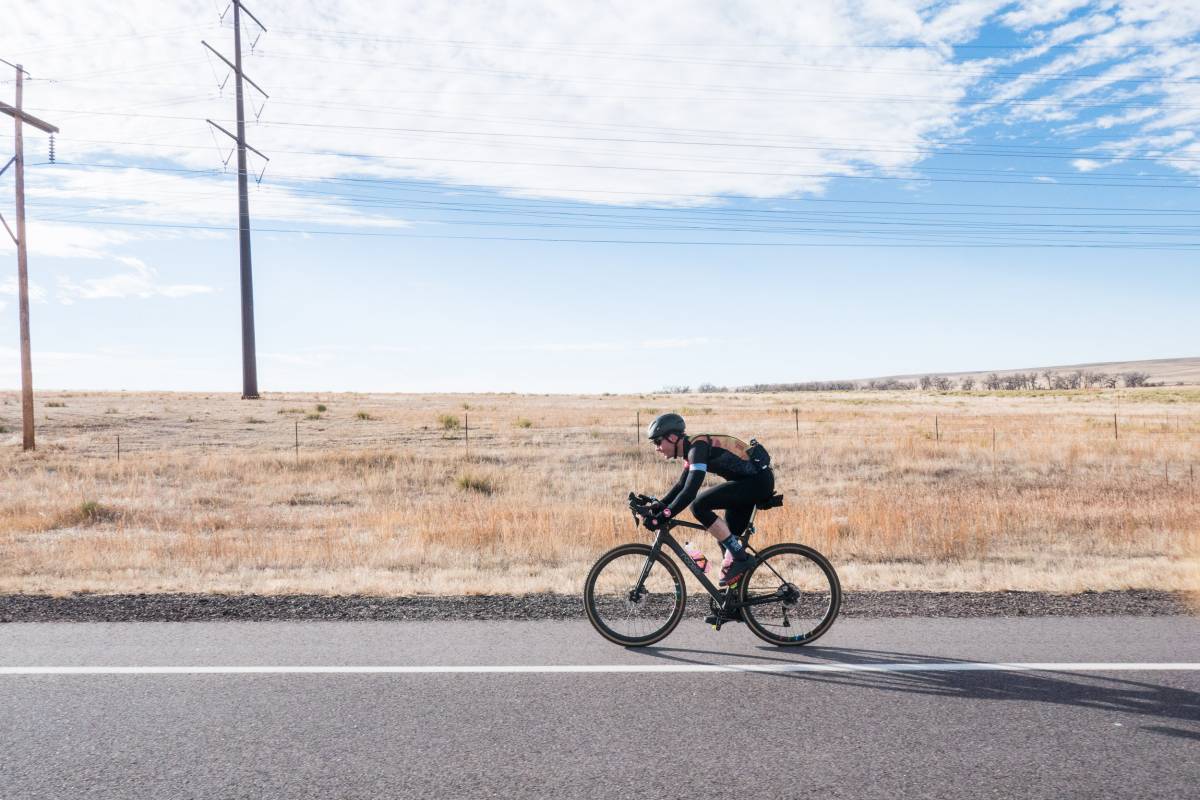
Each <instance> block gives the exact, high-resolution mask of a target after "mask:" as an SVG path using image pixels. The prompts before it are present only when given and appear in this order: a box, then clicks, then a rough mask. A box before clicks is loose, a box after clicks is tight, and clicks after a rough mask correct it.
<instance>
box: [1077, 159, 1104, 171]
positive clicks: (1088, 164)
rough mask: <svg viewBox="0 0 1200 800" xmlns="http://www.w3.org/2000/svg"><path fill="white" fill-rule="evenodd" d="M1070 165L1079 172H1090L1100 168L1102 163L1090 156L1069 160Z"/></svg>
mask: <svg viewBox="0 0 1200 800" xmlns="http://www.w3.org/2000/svg"><path fill="white" fill-rule="evenodd" d="M1071 166H1073V167H1074V168H1075V169H1077V170H1079V171H1080V172H1092V171H1093V170H1097V169H1100V168H1101V167H1103V166H1104V164H1102V163H1100V162H1099V161H1095V160H1093V159H1090V158H1077V159H1075V160H1074V161H1072V162H1071Z"/></svg>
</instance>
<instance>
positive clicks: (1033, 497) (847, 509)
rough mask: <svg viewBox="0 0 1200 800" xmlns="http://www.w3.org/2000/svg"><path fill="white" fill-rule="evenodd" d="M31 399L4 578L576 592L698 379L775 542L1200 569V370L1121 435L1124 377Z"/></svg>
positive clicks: (860, 584) (1158, 580)
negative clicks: (33, 427) (670, 412)
mask: <svg viewBox="0 0 1200 800" xmlns="http://www.w3.org/2000/svg"><path fill="white" fill-rule="evenodd" d="M39 400H41V401H48V400H49V401H51V402H42V403H39V405H38V407H37V408H38V416H39V419H38V426H39V449H38V450H37V451H36V452H34V453H32V454H23V453H21V452H20V449H19V448H20V440H19V431H20V428H21V426H20V417H19V415H20V406H19V404H18V402H17V398H16V396H15V394H13V393H7V394H0V425H2V426H3V427H5V428H7V429H8V430H9V431H15V432H16V433H10V434H8V435H6V436H3V437H0V447H2V449H0V487H2V488H0V592H51V593H67V592H73V591H96V592H118V591H119V592H137V591H151V592H152V591H213V592H321V593H342V592H361V593H372V594H386V595H390V594H418V593H437V594H442V593H489V592H517V593H523V592H531V591H546V590H549V591H558V592H567V593H576V592H578V591H579V589H580V585H581V583H582V580H583V577H584V575H585V573H586V570H587V567H588V566H589V565H590V563H591V561H592V560H594V559H595V557H596V556H597V555H598V554H599V553H600V552H602V551H603V550H605V549H607V548H608V547H611V546H613V545H615V544H617V543H619V542H624V541H628V540H631V539H645V538H646V534H645V532H644V531H639V530H635V529H634V528H633V527H632V524H631V520H630V517H629V514H628V512H627V511H626V510H625V508H624V501H623V498H624V496H625V494H626V492H628V491H629V490H631V489H633V490H641V491H647V492H649V493H654V494H657V493H661V491H663V490H664V489H665V488H666V487H667V486H669V485H670V483H671V482H672V481H673V479H674V477H675V476H676V474H677V470H678V468H679V467H678V465H676V464H670V465H668V464H666V463H664V462H663V461H662V460H661V459H659V458H658V456H657V455H655V454H654V453H653V452H652V450H651V448H650V447H649V446H648V445H646V444H645V443H644V442H643V441H642V440H641V433H640V431H639V430H637V428H636V420H637V415H639V414H640V417H641V420H640V421H641V424H642V425H643V426H644V425H645V424H646V423H647V422H648V421H649V418H650V416H651V415H652V414H654V413H656V412H658V411H662V410H666V409H670V408H682V407H684V406H687V413H688V414H689V419H690V420H691V421H692V424H693V427H694V428H698V429H703V430H708V431H713V432H727V433H732V434H735V435H740V436H743V437H745V438H748V437H749V436H751V435H753V436H756V437H758V438H759V439H760V440H761V441H763V442H765V443H766V444H767V446H768V447H769V449H770V450H771V452H772V455H773V456H774V460H775V463H776V466H777V475H778V479H779V489H780V491H782V492H783V493H784V494H786V495H787V503H786V505H785V506H784V507H783V508H782V509H778V510H772V511H770V512H767V513H765V514H763V515H762V516H760V518H759V528H760V534H759V536H758V539H759V541H758V542H757V544H758V545H759V546H762V545H763V544H765V543H767V542H772V541H780V540H800V541H805V542H808V543H810V544H812V545H814V546H815V547H817V548H818V549H820V550H822V551H823V552H825V553H827V554H828V555H829V556H830V557H831V558H833V559H834V561H835V563H836V564H837V566H838V569H839V572H840V573H841V575H842V577H843V581H844V583H845V584H846V586H847V588H848V589H850V590H853V589H867V588H919V589H940V590H950V589H969V590H983V589H1046V590H1053V591H1079V590H1083V589H1097V590H1099V589H1113V588H1132V587H1139V588H1140V587H1154V588H1165V589H1193V588H1195V587H1197V586H1200V566H1198V565H1200V510H1198V509H1200V505H1198V504H1197V502H1196V495H1195V493H1196V483H1195V468H1196V467H1197V466H1200V465H1197V464H1196V463H1195V462H1196V461H1197V460H1200V459H1198V458H1197V448H1196V445H1197V441H1198V440H1200V391H1197V390H1194V389H1191V390H1187V389H1178V388H1172V389H1162V390H1155V389H1146V390H1139V391H1137V392H1131V391H1130V390H1122V392H1121V410H1120V418H1119V431H1118V433H1119V438H1116V439H1114V437H1113V425H1112V415H1113V413H1114V411H1115V398H1114V396H1113V394H1112V393H1111V392H1066V393H1056V394H1054V395H1050V396H1040V397H1028V396H1018V395H1016V394H1013V395H1011V396H1004V395H997V394H996V393H992V394H989V395H984V396H977V395H963V394H946V395H937V394H920V393H901V394H884V393H829V394H792V395H782V394H781V395H736V394H728V395H724V394H723V395H689V396H686V397H672V396H665V395H643V396H517V395H502V396H496V395H471V396H461V395H457V396H449V395H360V394H355V395H324V394H323V395H301V394H292V395H272V396H270V397H268V399H264V400H260V401H242V400H240V399H237V398H236V397H234V396H229V395H180V394H154V395H144V394H143V395H127V394H112V393H106V394H89V393H78V392H75V393H55V394H46V395H44V396H42V397H39ZM51 403H59V404H60V405H52V404H51ZM318 407H321V408H322V411H321V412H320V414H319V416H317V415H315V414H311V412H310V411H309V410H310V409H314V408H318ZM468 407H469V409H470V410H469V414H470V418H469V424H470V428H469V430H466V429H464V428H463V427H460V428H454V427H452V426H449V425H447V424H446V419H447V418H453V419H455V420H456V421H459V420H461V412H462V410H463V409H464V408H468ZM794 410H798V412H799V413H798V417H799V420H798V421H799V430H798V431H797V424H796V423H797V416H796V414H795V411H794ZM306 415H309V416H306ZM311 417H316V418H315V419H314V418H311ZM935 417H936V418H937V422H936V429H937V431H938V432H939V433H938V434H935V421H934V418H935ZM368 418H369V420H370V424H364V419H368ZM514 419H516V420H520V421H529V423H530V424H529V425H528V426H526V425H522V424H519V423H518V424H517V425H514V424H513V420H514ZM297 420H299V439H300V446H299V449H298V450H297V449H296V447H295V436H296V428H295V425H296V421H297ZM993 429H995V432H996V436H995V450H993V435H992V432H993ZM468 434H469V446H470V452H469V454H468V452H467V444H468V438H467V435H468ZM118 436H119V437H120V439H121V460H120V461H119V462H118V461H117V458H116V454H117V446H116V440H117V437H118ZM704 549H705V550H706V551H708V554H709V556H710V559H715V558H716V555H717V554H716V548H715V545H713V544H712V542H711V541H709V542H706V543H705V544H704Z"/></svg>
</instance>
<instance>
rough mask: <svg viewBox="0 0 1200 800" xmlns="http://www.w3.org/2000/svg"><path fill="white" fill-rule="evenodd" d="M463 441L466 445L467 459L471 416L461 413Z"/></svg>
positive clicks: (469, 445)
mask: <svg viewBox="0 0 1200 800" xmlns="http://www.w3.org/2000/svg"><path fill="white" fill-rule="evenodd" d="M463 440H464V441H465V442H466V445H467V458H470V457H471V415H470V414H468V413H467V412H465V411H464V412H463Z"/></svg>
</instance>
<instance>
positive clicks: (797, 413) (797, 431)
mask: <svg viewBox="0 0 1200 800" xmlns="http://www.w3.org/2000/svg"><path fill="white" fill-rule="evenodd" d="M792 413H793V414H794V415H795V416H796V445H797V446H799V444H800V409H798V408H793V409H792Z"/></svg>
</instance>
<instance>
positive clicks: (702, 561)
mask: <svg viewBox="0 0 1200 800" xmlns="http://www.w3.org/2000/svg"><path fill="white" fill-rule="evenodd" d="M683 549H684V551H685V552H686V553H687V554H688V557H689V558H691V559H692V561H695V562H696V566H697V567H699V568H700V571H701V572H708V556H706V555H704V553H703V552H702V551H701V550H700V548H699V547H696V545H694V544H692V543H691V542H684V543H683Z"/></svg>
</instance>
